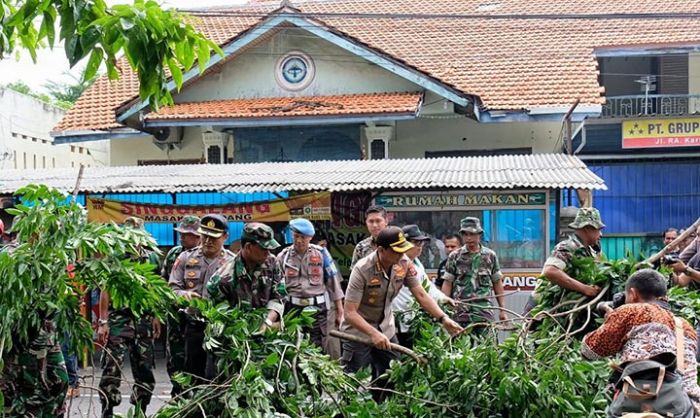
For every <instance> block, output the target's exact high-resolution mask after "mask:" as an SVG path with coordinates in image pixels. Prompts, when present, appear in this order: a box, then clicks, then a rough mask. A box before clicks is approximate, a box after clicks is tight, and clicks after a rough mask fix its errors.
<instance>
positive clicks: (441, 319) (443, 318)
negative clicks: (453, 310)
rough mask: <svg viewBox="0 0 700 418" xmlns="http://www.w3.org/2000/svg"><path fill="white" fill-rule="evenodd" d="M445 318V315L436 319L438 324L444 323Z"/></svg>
mask: <svg viewBox="0 0 700 418" xmlns="http://www.w3.org/2000/svg"><path fill="white" fill-rule="evenodd" d="M445 318H447V314H442V316H441V317H440V318H438V320H437V321H438V323H439V324H442V321H444V320H445Z"/></svg>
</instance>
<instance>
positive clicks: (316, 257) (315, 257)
mask: <svg viewBox="0 0 700 418" xmlns="http://www.w3.org/2000/svg"><path fill="white" fill-rule="evenodd" d="M309 261H311V262H312V263H320V262H321V256H320V255H312V256H311V257H309Z"/></svg>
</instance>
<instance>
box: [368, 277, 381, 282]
mask: <svg viewBox="0 0 700 418" xmlns="http://www.w3.org/2000/svg"><path fill="white" fill-rule="evenodd" d="M381 282H382V281H381V280H380V279H379V277H372V278H371V279H370V280H369V284H380V283H381Z"/></svg>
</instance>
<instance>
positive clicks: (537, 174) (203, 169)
mask: <svg viewBox="0 0 700 418" xmlns="http://www.w3.org/2000/svg"><path fill="white" fill-rule="evenodd" d="M77 175H78V169H77V168H72V169H47V170H7V171H5V172H3V173H2V174H0V193H2V194H9V193H13V192H14V191H15V190H17V189H18V188H20V187H22V186H25V185H27V184H30V183H43V184H47V185H49V186H53V187H56V188H58V189H61V190H65V191H71V190H73V188H74V187H75V181H76V177H77ZM515 188H538V189H563V188H576V189H588V190H606V189H607V187H606V186H605V183H604V182H603V180H602V179H601V178H600V177H598V176H596V175H595V174H594V173H593V172H591V171H590V170H589V169H588V168H587V167H586V165H585V164H584V163H583V162H582V161H581V160H579V159H578V158H577V157H574V156H569V155H565V154H535V155H500V156H479V157H445V158H420V159H400V160H399V159H397V160H346V161H309V162H291V163H273V162H269V163H252V164H224V165H220V164H206V165H203V164H199V165H163V166H135V167H89V168H85V170H84V173H83V179H82V181H81V183H80V191H81V192H87V193H139V192H164V193H182V192H216V191H219V192H238V193H252V192H279V191H314V190H329V191H353V190H382V191H384V190H410V189H515Z"/></svg>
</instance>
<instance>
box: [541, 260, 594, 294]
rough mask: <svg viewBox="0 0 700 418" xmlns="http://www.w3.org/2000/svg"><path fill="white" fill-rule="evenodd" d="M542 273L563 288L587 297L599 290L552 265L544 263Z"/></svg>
mask: <svg viewBox="0 0 700 418" xmlns="http://www.w3.org/2000/svg"><path fill="white" fill-rule="evenodd" d="M542 275H543V276H544V277H546V278H547V280H549V281H551V282H552V283H554V284H556V285H557V286H559V287H561V288H564V289H566V290H571V291H574V292H578V293H580V294H582V295H585V296H588V297H594V296H596V295H597V294H598V292H600V288H599V287H597V286H589V285H586V284H583V283H581V282H579V281H578V280H576V279H574V278H573V277H571V276H569V275H568V274H566V272H565V271H564V270H561V269H560V268H559V267H556V266H553V265H546V266H544V269H543V270H542Z"/></svg>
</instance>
